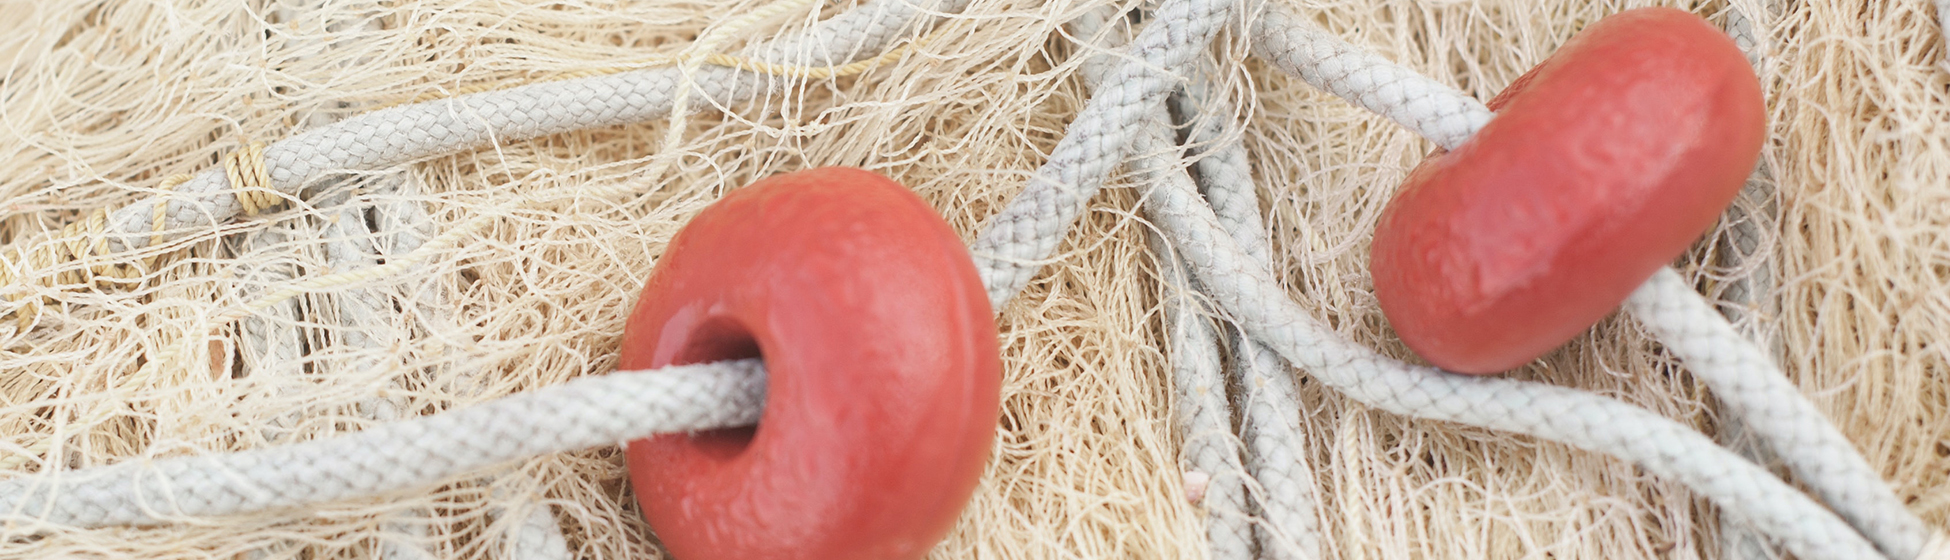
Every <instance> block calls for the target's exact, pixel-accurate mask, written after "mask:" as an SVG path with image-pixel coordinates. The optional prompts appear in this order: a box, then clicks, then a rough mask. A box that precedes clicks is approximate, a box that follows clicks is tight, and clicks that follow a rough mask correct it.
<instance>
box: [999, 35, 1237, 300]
mask: <svg viewBox="0 0 1950 560" xmlns="http://www.w3.org/2000/svg"><path fill="white" fill-rule="evenodd" d="M1232 4H1233V0H1165V2H1163V3H1162V4H1160V5H1159V6H1158V9H1157V10H1156V11H1155V12H1154V17H1153V18H1152V21H1151V23H1150V24H1149V25H1146V26H1144V29H1143V30H1142V31H1139V32H1138V36H1137V38H1136V39H1133V40H1132V41H1131V43H1130V44H1129V45H1127V46H1126V47H1125V48H1124V49H1123V50H1122V54H1123V56H1124V57H1126V60H1125V61H1124V63H1123V64H1119V65H1118V66H1117V67H1116V68H1114V69H1112V70H1111V71H1110V72H1109V75H1108V77H1107V78H1105V79H1104V80H1103V83H1104V84H1106V85H1107V87H1106V88H1104V89H1103V90H1101V91H1098V92H1096V93H1095V94H1094V95H1092V96H1091V97H1090V102H1089V103H1088V104H1087V105H1085V106H1084V108H1083V110H1082V111H1080V112H1078V113H1077V117H1076V120H1074V121H1071V123H1070V127H1069V129H1068V130H1066V131H1065V132H1064V135H1063V140H1062V141H1060V142H1058V143H1057V144H1056V149H1055V150H1054V151H1052V152H1051V153H1050V156H1049V161H1048V162H1046V163H1044V164H1043V165H1042V167H1040V168H1038V169H1037V170H1036V173H1035V174H1034V175H1032V176H1031V178H1030V180H1029V185H1028V186H1027V187H1024V189H1023V191H1022V193H1021V194H1018V195H1016V197H1015V198H1014V199H1012V200H1010V201H1009V205H1008V206H1007V207H1005V208H1003V209H1002V211H1001V212H999V213H997V214H996V215H995V216H994V217H992V218H990V219H989V221H988V223H987V224H985V225H984V226H983V229H982V233H981V235H979V236H977V237H976V238H975V241H974V242H973V243H971V244H970V245H969V251H970V252H971V253H974V256H975V268H976V271H977V272H979V273H981V275H982V282H983V283H984V284H986V285H987V286H988V287H989V302H990V303H991V304H993V305H994V306H995V308H996V309H1001V308H1002V303H1003V302H1005V301H1008V300H1009V298H1011V297H1013V296H1014V295H1015V294H1016V292H1019V291H1021V290H1022V288H1023V286H1026V285H1028V284H1029V281H1030V279H1032V278H1034V277H1035V276H1036V272H1037V271H1038V270H1040V269H1041V268H1042V263H1043V260H1044V259H1046V258H1048V256H1049V254H1050V253H1051V252H1053V251H1055V250H1056V246H1057V244H1058V243H1061V242H1062V240H1063V237H1064V235H1065V233H1066V232H1068V231H1069V229H1070V225H1071V224H1072V223H1074V222H1075V221H1076V218H1077V216H1078V215H1080V214H1081V213H1082V212H1083V207H1084V204H1086V203H1088V202H1089V201H1090V199H1091V198H1092V197H1095V196H1096V195H1097V190H1098V189H1100V188H1102V187H1103V183H1104V177H1105V176H1106V175H1108V174H1109V173H1110V170H1111V168H1112V167H1114V166H1116V165H1117V164H1118V163H1119V162H1121V161H1123V159H1124V154H1125V153H1127V152H1126V151H1125V150H1126V149H1127V148H1128V147H1129V145H1130V143H1131V138H1132V136H1133V135H1134V134H1135V133H1136V127H1135V125H1136V124H1137V123H1138V122H1140V120H1141V119H1143V118H1144V115H1145V113H1146V112H1147V111H1148V110H1149V108H1150V107H1151V106H1152V105H1156V104H1158V103H1161V102H1162V101H1163V100H1164V98H1165V96H1166V95H1167V94H1169V93H1171V91H1172V89H1173V88H1175V87H1177V80H1176V79H1175V78H1176V77H1175V76H1173V75H1171V74H1170V73H1169V72H1167V71H1165V70H1163V69H1167V68H1178V67H1181V66H1184V65H1185V64H1186V63H1188V62H1190V61H1191V60H1192V59H1193V57H1195V56H1198V54H1199V52H1200V50H1201V49H1204V48H1205V46H1206V45H1208V44H1210V43H1211V41H1212V35H1213V34H1214V33H1217V32H1218V30H1219V27H1220V26H1221V25H1222V24H1223V23H1224V21H1225V18H1226V14H1227V13H1228V12H1229V10H1230V9H1231V7H1232Z"/></svg>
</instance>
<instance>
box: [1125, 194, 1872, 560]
mask: <svg viewBox="0 0 1950 560" xmlns="http://www.w3.org/2000/svg"><path fill="white" fill-rule="evenodd" d="M1145 208H1146V210H1147V211H1148V213H1149V215H1150V216H1151V217H1152V219H1153V223H1154V224H1156V225H1157V226H1158V227H1159V228H1160V229H1161V230H1163V231H1165V232H1166V235H1167V236H1169V237H1171V238H1172V239H1173V240H1174V242H1175V245H1176V247H1177V248H1178V250H1179V253H1180V254H1181V255H1184V256H1185V258H1186V260H1187V261H1189V262H1190V263H1191V264H1192V269H1193V271H1194V273H1195V274H1197V276H1198V278H1199V280H1200V281H1201V282H1203V284H1204V285H1205V287H1206V288H1207V294H1208V295H1210V296H1212V298H1213V300H1214V301H1215V302H1217V303H1218V304H1219V305H1220V306H1221V307H1223V308H1225V309H1226V310H1227V311H1228V312H1230V313H1231V316H1232V318H1233V319H1235V320H1238V321H1239V322H1240V324H1241V325H1242V326H1243V327H1244V328H1245V329H1246V332H1247V333H1248V334H1250V335H1253V336H1254V337H1256V338H1257V339H1259V340H1262V341H1264V342H1265V343H1266V344H1268V345H1269V346H1272V347H1273V348H1274V349H1275V350H1278V351H1279V352H1280V355H1281V356H1284V357H1285V358H1286V359H1287V360H1288V361H1290V362H1292V363H1293V364H1294V365H1296V366H1298V367H1300V368H1301V369H1302V370H1305V371H1306V372H1308V373H1309V374H1311V375H1312V376H1313V377H1314V378H1315V379H1317V380H1319V381H1320V382H1321V383H1323V384H1326V385H1328V386H1330V387H1333V388H1334V389H1336V390H1338V391H1340V392H1341V393H1342V394H1345V395H1347V396H1348V397H1349V398H1352V399H1354V400H1357V401H1360V402H1362V403H1364V404H1367V405H1368V406H1371V407H1374V408H1378V409H1381V410H1385V411H1388V412H1392V413H1395V414H1401V415H1404V416H1410V417H1414V418H1422V419H1428V420H1441V421H1447V422H1457V423H1461V424H1467V425H1471V426H1481V427H1486V428H1491V429H1496V430H1503V431H1507V432H1513V433H1519V434H1525V435H1529V436H1533V437H1537V438H1541V439H1545V440H1549V441H1555V442H1559V443H1563V444H1566V445H1570V446H1573V447H1578V448H1581V449H1586V450H1590V451H1596V452H1600V453H1605V454H1607V455H1611V456H1614V457H1618V458H1620V459H1623V460H1626V461H1630V462H1633V463H1635V464H1638V465H1640V466H1642V467H1644V468H1645V469H1646V470H1648V471H1650V472H1652V473H1654V474H1658V475H1660V476H1665V477H1669V478H1672V479H1674V480H1677V481H1679V482H1681V483H1682V484H1685V485H1686V486H1687V487H1689V488H1692V489H1693V490H1694V491H1695V492H1698V493H1699V494H1700V495H1702V496H1704V497H1706V498H1707V499H1708V500H1711V501H1712V502H1713V503H1714V504H1716V505H1719V506H1720V507H1721V508H1723V509H1725V510H1726V511H1727V512H1728V513H1730V514H1733V515H1737V516H1740V517H1742V518H1744V519H1747V520H1750V521H1752V522H1753V523H1754V525H1755V526H1756V527H1757V528H1759V529H1760V530H1761V531H1762V532H1764V533H1766V534H1768V535H1770V536H1773V537H1774V538H1776V539H1779V540H1781V541H1782V542H1783V543H1784V544H1785V545H1786V546H1787V548H1788V550H1790V551H1792V552H1794V553H1795V554H1796V555H1797V556H1799V557H1802V558H1808V559H1816V558H1834V559H1841V558H1875V557H1879V556H1880V555H1879V554H1878V553H1877V552H1876V551H1875V549H1874V547H1872V546H1870V545H1869V543H1868V541H1866V540H1864V539H1863V538H1862V537H1861V536H1860V535H1858V534H1856V533H1855V531H1854V530H1853V529H1851V528H1850V527H1849V526H1848V525H1847V524H1846V523H1843V522H1842V520H1841V519H1840V518H1837V517H1836V516H1835V515H1834V514H1833V513H1831V512H1829V511H1828V510H1827V509H1824V508H1822V507H1821V505H1820V504H1817V503H1815V502H1814V501H1813V500H1811V499H1809V498H1808V497H1807V496H1805V495H1803V494H1801V493H1800V492H1799V491H1796V490H1795V489H1794V488H1793V487H1791V486H1788V485H1787V484H1786V483H1783V482H1781V481H1780V480H1778V479H1776V478H1774V477H1773V476H1772V475H1771V474H1768V472H1767V471H1766V470H1765V469H1762V468H1760V467H1758V466H1755V465H1754V464H1752V463H1749V462H1747V461H1745V460H1743V459H1741V458H1740V457H1739V456H1737V455H1734V454H1733V453H1732V452H1729V451H1727V450H1726V449H1723V448H1721V447H1719V446H1717V445H1715V444H1714V443H1713V442H1712V440H1710V439H1708V438H1707V437H1706V436H1704V435H1701V434H1700V433H1699V432H1695V431H1693V430H1691V429H1689V428H1687V427H1686V426H1684V425H1681V424H1679V423H1677V422H1673V421H1671V420H1668V419H1666V418H1665V417H1662V416H1659V415H1657V414H1654V413H1652V412H1649V411H1646V410H1644V409H1641V408H1638V407H1635V406H1632V405H1629V404H1626V403H1623V402H1619V401H1617V400H1613V399H1610V398H1606V397H1602V396H1598V395H1594V394H1590V393H1585V392H1582V391H1576V390H1572V389H1566V388H1562V387H1556V386H1551V385H1543V384H1538V383H1530V382H1523V381H1515V380H1509V379H1501V378H1487V377H1469V376H1460V375H1454V374H1449V373H1445V372H1442V371H1439V370H1436V369H1433V368H1429V367H1423V366H1412V365H1409V364H1405V363H1402V362H1399V361H1395V360H1392V359H1389V358H1386V357H1384V356H1381V355H1379V354H1376V353H1374V351H1372V350H1369V349H1367V348H1364V347H1361V346H1360V345H1357V344H1354V343H1352V342H1349V341H1347V340H1345V339H1342V338H1340V337H1339V336H1338V335H1336V334H1334V333H1333V331H1331V330H1328V329H1327V328H1326V327H1325V326H1323V325H1321V324H1320V323H1319V322H1317V321H1316V320H1314V319H1313V318H1312V317H1311V316H1309V315H1308V314H1307V312H1306V311H1304V310H1303V309H1301V308H1300V306H1299V304H1297V303H1294V302H1293V300H1292V299H1289V297H1288V296H1287V294H1286V291H1285V289H1283V288H1281V287H1280V286H1279V285H1278V284H1277V283H1275V282H1274V281H1273V279H1272V278H1271V277H1270V276H1269V275H1268V274H1267V273H1266V272H1264V271H1262V270H1260V267H1258V266H1255V263H1253V261H1252V260H1251V259H1250V258H1249V257H1247V256H1246V255H1245V254H1244V253H1242V252H1241V251H1240V250H1239V248H1238V246H1237V244H1235V243H1233V241H1232V239H1231V238H1230V237H1229V236H1227V235H1226V234H1225V232H1224V231H1223V230H1222V229H1221V228H1220V226H1219V224H1218V217H1217V216H1214V215H1213V214H1212V211H1211V209H1210V208H1209V207H1207V206H1205V205H1204V203H1203V202H1202V201H1200V200H1199V198H1198V193H1197V192H1196V190H1195V187H1194V186H1192V185H1190V184H1189V182H1188V181H1187V182H1185V183H1184V184H1174V182H1171V181H1167V182H1166V183H1165V184H1162V185H1159V186H1158V187H1156V188H1154V189H1153V191H1152V193H1151V196H1150V197H1148V198H1146V200H1145Z"/></svg>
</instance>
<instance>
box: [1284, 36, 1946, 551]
mask: <svg viewBox="0 0 1950 560" xmlns="http://www.w3.org/2000/svg"><path fill="white" fill-rule="evenodd" d="M1256 25H1257V26H1256V27H1255V31H1256V34H1255V38H1256V39H1258V40H1259V41H1258V44H1261V45H1265V47H1264V51H1263V52H1262V55H1263V56H1266V57H1269V58H1270V59H1271V60H1272V61H1273V62H1274V64H1275V65H1277V66H1279V67H1281V68H1282V69H1287V70H1289V71H1293V72H1295V73H1297V74H1299V75H1301V76H1302V78H1303V79H1305V80H1306V81H1308V82H1309V83H1312V84H1315V85H1316V86H1318V87H1321V88H1322V89H1325V90H1327V91H1329V92H1330V93H1333V94H1335V95H1337V96H1340V97H1343V98H1345V99H1347V100H1349V101H1350V102H1353V103H1356V104H1358V105H1362V106H1364V107H1368V108H1369V109H1371V110H1374V111H1376V112H1377V113H1381V114H1384V115H1388V116H1389V117H1390V118H1392V119H1394V120H1396V121H1397V122H1400V123H1402V124H1403V125H1405V126H1407V127H1408V128H1410V129H1411V130H1413V131H1415V132H1416V133H1418V134H1420V135H1422V136H1423V137H1425V138H1428V139H1430V140H1431V141H1434V142H1436V143H1437V144H1438V145H1441V146H1443V147H1445V148H1453V147H1454V146H1455V145H1459V144H1460V143H1461V142H1463V141H1467V138H1468V136H1469V135H1471V134H1474V133H1475V131H1476V130H1477V129H1478V128H1480V127H1481V126H1482V125H1484V124H1487V123H1488V118H1487V115H1488V112H1487V109H1484V108H1482V106H1481V105H1480V104H1478V103H1476V102H1475V101H1474V100H1473V99H1471V98H1469V96H1467V95H1466V94H1463V93H1461V92H1459V91H1456V90H1454V89H1453V88H1449V87H1447V86H1443V85H1441V84H1438V83H1435V82H1433V81H1430V80H1427V79H1422V80H1420V81H1419V82H1418V81H1416V80H1414V79H1412V78H1399V77H1395V76H1399V75H1401V74H1404V73H1407V74H1412V72H1411V71H1408V70H1406V69H1405V68H1401V67H1399V66H1397V65H1394V64H1392V63H1388V62H1386V61H1385V60H1382V59H1380V58H1379V57H1378V56H1375V55H1372V54H1365V55H1363V54H1354V53H1355V52H1356V51H1360V50H1361V49H1359V48H1358V47H1354V46H1352V45H1348V44H1347V43H1345V42H1343V41H1340V40H1339V39H1336V38H1333V37H1332V36H1330V35H1328V34H1327V33H1326V32H1325V31H1324V30H1321V29H1320V28H1319V27H1317V26H1314V25H1312V24H1310V23H1307V22H1305V21H1304V20H1300V19H1298V18H1295V17H1293V16H1291V15H1289V14H1287V13H1285V12H1284V11H1283V10H1281V9H1278V8H1272V9H1268V10H1266V11H1264V12H1263V13H1261V14H1260V16H1259V19H1258V20H1257V24H1256ZM1363 59H1365V60H1366V62H1365V63H1366V64H1373V65H1378V66H1381V67H1383V68H1384V69H1380V70H1361V69H1358V68H1356V67H1355V66H1354V64H1353V63H1349V62H1345V61H1348V60H1363ZM1337 61H1339V62H1337ZM1320 66H1327V67H1329V68H1330V69H1329V70H1317V71H1314V72H1312V77H1308V74H1305V73H1302V72H1304V71H1305V70H1306V69H1308V68H1312V67H1320ZM1375 76H1383V77H1385V78H1375ZM1405 82H1406V83H1412V84H1414V85H1409V86H1404V85H1401V84H1403V83H1405ZM1403 89H1411V90H1414V91H1416V92H1417V93H1416V94H1415V95H1416V96H1418V98H1420V99H1422V101H1419V102H1415V103H1407V104H1403V103H1398V102H1396V100H1397V99H1398V98H1399V95H1398V93H1396V92H1398V91H1400V90H1403ZM1455 108H1461V109H1460V110H1458V109H1455ZM1477 111H1481V112H1480V113H1478V112H1477ZM1458 115H1462V116H1460V117H1459V116H1458ZM1458 133H1460V134H1461V136H1460V137H1458V136H1457V134H1458ZM1660 274H1661V275H1662V276H1663V275H1668V274H1671V273H1670V271H1666V272H1662V273H1660ZM1673 278H1674V279H1676V276H1674V277H1673ZM1658 282H1660V280H1659V277H1656V276H1655V278H1654V280H1653V281H1652V283H1649V284H1648V287H1647V288H1642V291H1648V293H1635V294H1634V295H1633V296H1632V298H1631V300H1630V301H1633V302H1636V303H1634V304H1633V308H1634V310H1638V311H1645V312H1643V313H1638V314H1637V315H1638V316H1639V318H1640V320H1641V321H1642V322H1644V323H1646V325H1647V326H1648V328H1650V329H1651V330H1653V331H1654V332H1655V333H1658V334H1660V335H1661V336H1660V339H1661V340H1663V341H1665V342H1666V344H1667V345H1668V347H1671V348H1673V349H1674V351H1675V353H1678V354H1679V355H1680V356H1681V357H1682V358H1685V359H1686V361H1687V364H1688V365H1689V366H1690V369H1692V370H1693V371H1694V372H1695V374H1696V375H1698V376H1699V377H1700V378H1701V379H1702V380H1704V381H1706V382H1707V383H1708V384H1709V385H1710V386H1712V388H1713V389H1714V394H1715V395H1716V396H1718V397H1719V398H1720V400H1721V401H1722V402H1725V403H1727V404H1728V406H1729V407H1730V408H1731V409H1733V410H1734V412H1735V414H1736V415H1737V416H1739V417H1740V418H1741V421H1742V422H1743V423H1745V424H1746V425H1747V426H1748V428H1749V429H1753V430H1755V431H1756V432H1757V433H1758V434H1759V435H1761V437H1762V438H1763V439H1765V440H1766V441H1767V442H1768V444H1769V448H1770V449H1772V450H1774V451H1775V452H1776V453H1779V454H1781V455H1782V457H1783V459H1784V460H1786V462H1787V463H1788V465H1789V467H1790V469H1792V470H1793V471H1794V472H1795V474H1796V475H1797V476H1798V477H1799V478H1800V479H1801V480H1803V481H1805V482H1807V483H1808V484H1809V485H1810V486H1813V487H1814V488H1815V489H1816V492H1817V493H1818V494H1819V495H1821V496H1822V497H1823V498H1824V499H1825V500H1826V501H1827V502H1828V503H1829V504H1830V505H1831V506H1833V507H1835V508H1836V509H1837V510H1839V511H1840V512H1841V513H1842V514H1843V516H1844V517H1845V518H1847V519H1849V520H1850V521H1851V522H1853V525H1854V527H1856V528H1857V529H1858V530H1861V531H1862V532H1863V533H1864V534H1866V535H1868V536H1870V537H1871V538H1872V539H1873V540H1874V542H1876V543H1877V545H1878V547H1879V548H1881V549H1882V550H1883V551H1884V552H1886V553H1888V554H1890V555H1892V556H1893V557H1896V558H1910V557H1914V556H1915V554H1916V551H1917V550H1918V549H1919V548H1920V547H1921V545H1922V541H1923V539H1924V537H1925V536H1926V535H1927V533H1926V530H1925V529H1924V526H1923V524H1922V521H1921V520H1920V519H1918V518H1916V517H1915V515H1914V514H1913V513H1910V512H1909V511H1908V509H1906V508H1904V507H1902V503H1901V502H1900V500H1897V499H1896V497H1895V495H1894V493H1893V492H1892V491H1891V490H1890V489H1889V487H1888V485H1887V484H1886V483H1884V482H1883V481H1882V480H1881V478H1880V477H1879V476H1878V475H1877V474H1876V473H1875V472H1874V470H1873V469H1871V468H1869V467H1868V464H1867V463H1866V462H1865V461H1864V460H1863V459H1862V457H1861V455H1860V454H1859V453H1858V452H1856V451H1855V449H1854V447H1853V446H1852V445H1851V444H1849V443H1848V441H1847V439H1846V438H1843V437H1842V436H1841V434H1840V433H1839V432H1837V431H1836V429H1835V428H1834V426H1833V425H1832V424H1830V423H1829V422H1828V420H1827V418H1826V417H1825V416H1823V415H1821V414H1820V412H1819V411H1817V410H1815V409H1814V407H1813V404H1812V403H1810V402H1808V401H1807V399H1806V397H1804V396H1803V395H1801V394H1800V392H1799V391H1798V389H1796V388H1795V387H1793V385H1792V384H1790V383H1788V382H1787V380H1786V378H1785V377H1783V376H1782V375H1781V374H1780V372H1779V370H1778V369H1776V368H1774V367H1773V366H1772V365H1771V363H1770V362H1769V361H1768V360H1767V358H1766V357H1765V356H1764V355H1762V354H1761V353H1760V351H1759V349H1758V348H1756V347H1754V345H1753V343H1752V342H1750V341H1747V340H1745V339H1743V338H1740V337H1739V336H1738V335H1737V334H1736V333H1734V332H1733V331H1732V329H1731V327H1730V326H1728V325H1727V324H1726V322H1725V321H1724V320H1723V319H1722V318H1721V317H1720V316H1719V315H1717V314H1713V313H1710V310H1709V313H1706V314H1685V313H1681V312H1677V311H1674V310H1675V309H1682V308H1683V309H1694V310H1697V309H1705V308H1706V304H1705V302H1704V301H1703V300H1702V299H1701V298H1700V296H1699V294H1697V293H1695V292H1693V291H1692V290H1691V289H1690V288H1687V287H1684V286H1681V287H1679V288H1677V289H1675V288H1673V287H1671V286H1655V285H1654V284H1656V283H1658ZM1646 298H1659V299H1660V301H1658V302H1656V303H1655V302H1650V301H1648V300H1646ZM1704 331H1711V332H1713V333H1714V334H1716V335H1719V334H1723V335H1724V336H1720V337H1717V338H1712V339H1711V340H1714V341H1715V342H1717V343H1719V344H1720V346H1713V345H1701V344H1698V343H1699V341H1700V340H1701V339H1700V338H1698V337H1696V335H1701V334H1704ZM1675 337H1679V338H1675ZM1680 348H1686V349H1688V350H1687V351H1680V350H1679V349H1680ZM1613 454H1614V455H1616V453H1613ZM1743 462H1744V461H1743ZM1775 536H1777V537H1779V536H1780V535H1778V534H1776V535H1775Z"/></svg>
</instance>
